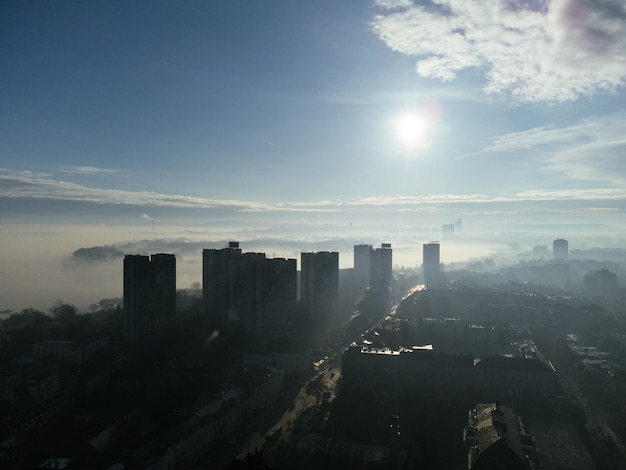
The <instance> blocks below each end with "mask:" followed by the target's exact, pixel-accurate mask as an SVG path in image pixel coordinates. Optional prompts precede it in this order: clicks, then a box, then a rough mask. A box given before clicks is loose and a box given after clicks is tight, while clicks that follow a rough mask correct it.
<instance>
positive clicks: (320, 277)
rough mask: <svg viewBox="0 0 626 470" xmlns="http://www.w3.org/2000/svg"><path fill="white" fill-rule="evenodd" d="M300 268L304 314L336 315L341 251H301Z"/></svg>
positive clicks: (301, 299)
mask: <svg viewBox="0 0 626 470" xmlns="http://www.w3.org/2000/svg"><path fill="white" fill-rule="evenodd" d="M300 270H301V274H300V305H301V308H302V311H303V312H304V314H305V315H306V316H307V317H309V318H315V319H327V318H330V317H332V316H334V315H335V314H336V313H337V308H338V303H339V253H337V252H335V251H333V252H330V251H320V252H317V253H301V255H300Z"/></svg>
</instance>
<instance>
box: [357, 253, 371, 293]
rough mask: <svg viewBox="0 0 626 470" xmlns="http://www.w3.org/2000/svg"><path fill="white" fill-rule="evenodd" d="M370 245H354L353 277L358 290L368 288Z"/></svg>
mask: <svg viewBox="0 0 626 470" xmlns="http://www.w3.org/2000/svg"><path fill="white" fill-rule="evenodd" d="M371 256H372V245H354V276H355V282H356V284H357V286H358V287H359V288H360V289H365V288H366V287H369V286H370V259H371Z"/></svg>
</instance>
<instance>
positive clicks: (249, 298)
mask: <svg viewBox="0 0 626 470" xmlns="http://www.w3.org/2000/svg"><path fill="white" fill-rule="evenodd" d="M202 255H203V256H202V258H203V265H202V266H203V269H202V272H203V275H202V299H203V305H204V310H205V312H206V313H207V314H208V315H209V316H210V317H211V318H212V319H213V320H215V321H217V322H225V321H240V322H241V323H242V325H243V327H244V329H245V331H246V333H247V334H248V336H249V337H250V339H252V340H253V341H254V346H255V348H256V349H257V350H263V349H265V348H266V347H267V346H268V345H269V344H270V343H271V342H272V341H273V340H276V339H278V338H280V337H281V336H282V335H283V334H284V332H285V326H286V323H287V321H288V319H289V318H290V317H291V316H292V315H293V313H294V311H295V309H296V303H297V298H296V296H297V294H296V288H297V272H296V260H295V259H268V258H266V257H265V254H264V253H242V252H241V249H240V248H239V243H238V242H230V243H229V246H228V247H227V248H223V249H206V250H203V253H202Z"/></svg>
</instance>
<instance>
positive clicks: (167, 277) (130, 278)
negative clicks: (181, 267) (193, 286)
mask: <svg viewBox="0 0 626 470" xmlns="http://www.w3.org/2000/svg"><path fill="white" fill-rule="evenodd" d="M175 313H176V257H175V256H174V255H171V254H163V253H160V254H155V255H152V256H151V257H149V256H143V255H126V256H125V257H124V317H125V322H126V325H125V326H126V328H125V330H126V337H127V340H129V341H131V342H134V341H136V340H137V339H138V338H139V337H141V336H143V335H145V334H148V333H149V332H150V331H152V330H153V329H154V327H155V326H156V325H157V324H158V323H161V322H164V321H166V320H168V319H170V318H171V317H173V316H174V315H175Z"/></svg>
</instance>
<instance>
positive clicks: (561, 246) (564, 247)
mask: <svg viewBox="0 0 626 470" xmlns="http://www.w3.org/2000/svg"><path fill="white" fill-rule="evenodd" d="M552 258H554V259H559V260H566V259H568V258H569V243H568V242H567V240H565V239H563V238H557V239H556V240H554V241H553V242H552Z"/></svg>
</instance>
